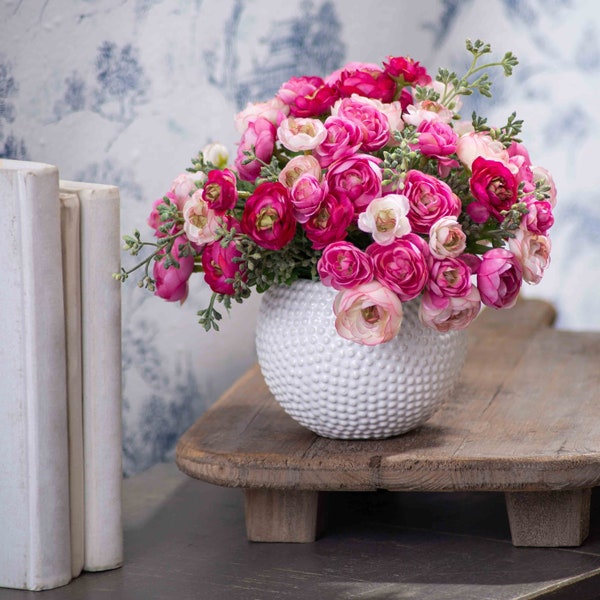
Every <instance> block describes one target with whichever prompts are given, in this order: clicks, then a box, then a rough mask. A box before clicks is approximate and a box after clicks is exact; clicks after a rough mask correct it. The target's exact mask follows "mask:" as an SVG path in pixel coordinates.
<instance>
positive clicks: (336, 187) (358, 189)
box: [326, 154, 382, 218]
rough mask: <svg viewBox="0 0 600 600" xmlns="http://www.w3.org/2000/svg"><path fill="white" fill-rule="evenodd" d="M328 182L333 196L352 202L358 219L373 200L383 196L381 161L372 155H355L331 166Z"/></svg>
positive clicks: (327, 176)
mask: <svg viewBox="0 0 600 600" xmlns="http://www.w3.org/2000/svg"><path fill="white" fill-rule="evenodd" d="M326 180H327V183H328V185H329V192H330V193H331V194H333V195H334V196H336V197H337V198H342V197H345V198H348V199H349V200H350V202H351V203H352V205H353V206H354V214H355V215H356V218H358V215H359V214H360V213H361V212H364V211H365V209H366V208H367V206H368V205H369V202H371V200H373V199H374V198H378V197H379V196H381V180H382V173H381V168H380V167H379V159H378V158H376V157H374V156H371V155H370V154H355V155H353V156H348V157H346V158H342V159H340V160H338V161H336V162H335V163H333V164H331V165H330V167H329V169H328V171H327V175H326Z"/></svg>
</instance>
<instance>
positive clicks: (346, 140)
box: [314, 117, 363, 167]
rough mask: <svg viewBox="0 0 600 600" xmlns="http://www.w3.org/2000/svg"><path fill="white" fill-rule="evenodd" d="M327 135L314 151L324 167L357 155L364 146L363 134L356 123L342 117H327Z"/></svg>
mask: <svg viewBox="0 0 600 600" xmlns="http://www.w3.org/2000/svg"><path fill="white" fill-rule="evenodd" d="M325 130H326V131H327V135H326V137H325V139H324V140H323V141H322V142H321V144H320V145H319V146H317V147H316V148H315V150H314V155H315V156H316V157H317V159H318V161H319V163H320V164H321V166H322V167H328V166H329V165H330V164H331V163H332V162H334V161H336V160H339V159H341V158H345V157H346V156H350V155H352V154H355V153H356V152H357V151H358V149H359V148H360V145H361V144H362V139H363V133H362V129H361V128H360V126H359V125H358V124H357V123H356V121H351V120H350V119H345V118H342V117H327V120H326V121H325Z"/></svg>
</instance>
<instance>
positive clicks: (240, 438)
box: [177, 300, 600, 546]
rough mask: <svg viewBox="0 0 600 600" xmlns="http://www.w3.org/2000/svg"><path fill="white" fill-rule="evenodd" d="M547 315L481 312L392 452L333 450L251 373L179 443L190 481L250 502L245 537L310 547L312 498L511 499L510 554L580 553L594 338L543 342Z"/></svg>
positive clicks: (597, 344)
mask: <svg viewBox="0 0 600 600" xmlns="http://www.w3.org/2000/svg"><path fill="white" fill-rule="evenodd" d="M554 315H555V313H554V310H553V308H552V307H551V306H550V305H548V304H546V303H544V302H541V301H534V300H523V301H520V302H519V303H518V304H517V306H516V307H515V308H513V309H511V310H509V311H494V310H491V309H487V310H485V311H484V313H483V314H482V315H481V316H480V317H479V318H478V320H477V321H476V322H475V323H474V324H473V325H472V326H471V328H470V330H469V351H468V356H467V362H466V366H465V368H464V370H463V373H462V376H461V381H460V383H459V385H458V387H457V389H456V390H455V393H454V395H453V397H452V398H451V399H449V400H448V401H447V402H446V403H445V405H444V406H443V407H442V409H441V410H440V411H439V412H438V413H437V414H436V415H435V416H434V417H432V418H431V419H430V420H429V421H428V422H427V423H426V424H425V425H424V426H422V427H420V428H419V429H417V430H414V431H411V432H409V433H406V434H404V435H401V436H397V437H395V438H390V439H387V440H363V441H359V440H356V441H355V440H352V441H346V440H330V439H327V438H323V437H319V436H317V435H315V434H314V433H312V432H310V431H308V430H307V429H305V428H304V427H301V426H300V425H298V424H297V423H296V422H295V421H293V420H292V419H291V418H290V417H289V416H288V415H287V414H285V413H284V411H283V410H282V409H281V407H280V406H279V405H278V404H277V403H276V402H275V400H274V399H273V397H272V395H271V394H270V392H269V391H268V389H267V387H266V385H265V383H264V380H263V378H262V375H261V373H260V370H259V368H258V366H255V367H254V368H252V369H251V370H250V371H248V372H247V373H246V374H245V375H244V376H243V377H242V378H241V379H240V380H238V382H237V383H236V384H235V385H234V386H233V387H232V388H231V389H230V390H229V391H228V392H227V393H226V394H225V395H224V396H223V397H222V398H221V399H220V400H219V401H218V402H216V403H215V404H214V405H213V406H212V407H211V408H210V409H209V410H208V411H207V412H206V413H205V414H204V415H203V416H202V417H201V418H200V419H199V420H198V421H197V422H196V423H195V424H194V425H193V426H192V427H191V428H190V429H189V430H188V431H187V432H186V433H185V434H184V435H183V436H182V438H181V439H180V441H179V444H178V447H177V464H178V466H179V468H180V469H181V470H182V471H183V472H185V473H187V474H188V475H190V476H191V477H194V478H197V479H202V480H204V481H208V482H210V483H214V484H216V485H223V486H228V487H240V488H243V489H244V490H245V498H246V504H245V506H246V528H247V534H248V538H249V539H250V540H253V541H263V542H310V541H313V540H315V539H316V537H317V536H318V535H319V532H320V530H321V524H322V523H321V519H320V516H319V515H320V513H319V497H320V493H322V492H327V491H355V492H359V491H374V490H378V489H385V490H390V491H394V492H402V491H427V492H437V491H444V492H452V491H463V492H464V491H494V492H499V491H500V492H505V493H506V504H507V510H508V516H509V522H510V527H511V533H512V540H513V544H514V545H515V546H578V545H580V544H582V543H583V541H584V540H585V538H586V536H587V534H588V530H589V516H590V515H589V513H590V508H589V506H590V491H591V488H592V487H594V486H596V485H599V484H600V419H598V395H599V394H598V390H600V333H586V332H566V331H557V330H554V329H552V327H551V325H552V323H553V321H554Z"/></svg>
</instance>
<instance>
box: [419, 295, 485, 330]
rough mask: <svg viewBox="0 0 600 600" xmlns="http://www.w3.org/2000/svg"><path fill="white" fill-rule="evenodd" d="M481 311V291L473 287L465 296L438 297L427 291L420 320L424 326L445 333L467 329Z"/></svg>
mask: <svg viewBox="0 0 600 600" xmlns="http://www.w3.org/2000/svg"><path fill="white" fill-rule="evenodd" d="M480 310H481V299H480V296H479V291H478V290H477V288H476V287H475V286H471V288H470V289H469V291H468V293H467V294H466V295H465V296H459V297H453V296H436V295H435V294H433V293H432V292H430V291H428V290H426V291H425V292H424V293H423V298H422V299H421V306H420V307H419V319H420V320H421V323H423V325H425V326H427V327H430V328H431V329H437V331H439V332H441V333H444V332H446V331H455V330H459V329H465V328H466V327H468V326H469V325H470V324H471V322H472V321H473V320H474V319H475V318H476V317H477V315H478V314H479V311H480Z"/></svg>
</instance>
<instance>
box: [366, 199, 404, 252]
mask: <svg viewBox="0 0 600 600" xmlns="http://www.w3.org/2000/svg"><path fill="white" fill-rule="evenodd" d="M408 210H409V203H408V198H407V197H406V196H403V195H402V194H388V195H387V196H383V197H382V198H375V199H374V200H371V202H370V203H369V206H367V210H366V211H365V212H363V213H361V214H360V215H359V216H358V228H359V229H360V230H361V231H365V232H366V233H370V234H371V235H372V236H373V240H375V241H376V242H377V243H378V244H380V245H382V246H386V245H388V244H391V243H392V242H393V241H394V240H395V239H396V238H399V237H402V236H403V235H406V234H407V233H410V222H409V220H408V217H407V216H406V215H407V214H408Z"/></svg>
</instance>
